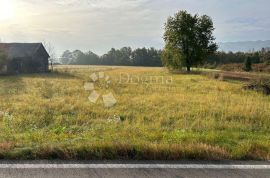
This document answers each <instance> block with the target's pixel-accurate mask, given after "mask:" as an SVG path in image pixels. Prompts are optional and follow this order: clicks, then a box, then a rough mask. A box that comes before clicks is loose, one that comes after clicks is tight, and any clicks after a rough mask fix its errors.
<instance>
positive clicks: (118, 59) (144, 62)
mask: <svg viewBox="0 0 270 178" xmlns="http://www.w3.org/2000/svg"><path fill="white" fill-rule="evenodd" d="M161 52H162V51H161V50H156V49H154V48H150V49H147V48H138V49H135V50H132V49H131V48H130V47H123V48H121V49H114V48H112V49H111V50H110V51H109V52H107V53H106V54H104V55H102V56H98V55H97V54H95V53H93V52H91V51H89V52H86V53H84V52H82V51H80V50H75V51H73V52H71V51H68V50H67V51H65V52H64V53H63V54H62V56H61V58H60V62H61V63H62V64H73V65H123V66H162V62H161Z"/></svg>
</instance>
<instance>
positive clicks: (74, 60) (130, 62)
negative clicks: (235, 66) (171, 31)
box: [60, 47, 270, 68]
mask: <svg viewBox="0 0 270 178" xmlns="http://www.w3.org/2000/svg"><path fill="white" fill-rule="evenodd" d="M162 55H168V53H164V50H157V49H154V48H150V49H146V48H138V49H135V50H132V49H131V48H130V47H123V48H121V49H114V48H112V49H111V50H110V51H109V52H108V53H106V54H104V55H102V56H98V55H97V54H95V53H93V52H91V51H89V52H86V53H84V52H82V51H80V50H75V51H73V52H71V51H69V50H66V51H65V52H64V53H63V54H62V56H61V59H60V61H61V63H62V64H66V65H69V64H70V65H119V66H153V67H161V66H163V63H162V59H161V58H162ZM247 58H249V59H250V60H251V63H252V64H258V63H266V64H270V48H263V49H261V50H260V51H255V52H236V53H233V52H224V51H217V52H215V53H214V54H212V55H210V56H208V57H207V58H206V60H205V62H204V63H203V64H202V66H205V67H210V68H215V67H218V66H219V65H223V64H232V63H244V62H245V61H246V60H247Z"/></svg>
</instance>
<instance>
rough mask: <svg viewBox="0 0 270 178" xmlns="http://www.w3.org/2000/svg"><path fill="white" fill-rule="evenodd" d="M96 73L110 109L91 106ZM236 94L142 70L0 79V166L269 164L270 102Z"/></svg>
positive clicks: (214, 83)
mask: <svg viewBox="0 0 270 178" xmlns="http://www.w3.org/2000/svg"><path fill="white" fill-rule="evenodd" d="M99 72H104V73H105V75H106V76H108V77H109V78H110V81H111V82H110V83H108V82H106V80H105V79H100V80H98V81H96V82H95V83H94V85H95V90H96V91H97V92H98V93H100V94H101V95H102V94H107V93H108V92H111V93H113V96H114V97H115V99H116V101H117V103H116V104H115V105H114V106H112V107H105V106H104V102H103V100H102V97H100V98H99V99H98V100H97V102H96V103H92V102H90V101H89V99H88V97H89V95H90V94H91V91H86V90H85V88H84V85H85V83H86V82H91V80H92V79H91V78H90V75H92V74H93V73H96V74H99ZM104 83H105V84H104ZM242 86H243V82H241V81H232V80H227V81H223V80H215V79H212V78H209V77H207V76H205V75H199V74H172V73H169V72H168V71H167V70H166V69H164V68H144V67H105V66H104V67H102V66H91V67H90V66H84V67H79V66H69V67H67V66H59V67H56V68H55V70H54V72H51V73H49V74H24V75H17V76H0V101H1V102H0V158H1V159H82V160H83V159H135V160H140V159H149V160H150V159H151V160H152V159H154V160H179V159H201V160H238V159H241V160H243V159H245V160H246V159H252V160H269V159H270V96H265V95H263V94H261V93H257V92H255V91H248V90H243V89H242Z"/></svg>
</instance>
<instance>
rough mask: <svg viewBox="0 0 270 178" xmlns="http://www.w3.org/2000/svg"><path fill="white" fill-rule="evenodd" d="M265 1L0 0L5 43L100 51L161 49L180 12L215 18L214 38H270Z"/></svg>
mask: <svg viewBox="0 0 270 178" xmlns="http://www.w3.org/2000/svg"><path fill="white" fill-rule="evenodd" d="M269 7H270V1H269V0H0V39H1V40H2V41H3V42H42V41H47V42H50V43H51V44H53V45H54V47H55V48H56V50H57V53H58V54H60V53H62V52H63V51H64V50H66V49H69V50H74V49H80V50H83V51H87V50H91V51H93V52H96V53H97V54H103V53H104V52H107V51H108V50H109V49H110V48H112V47H114V48H120V47H123V46H131V47H133V48H135V47H143V46H146V47H156V48H162V47H163V45H164V44H163V39H162V35H163V27H164V23H165V22H166V19H167V17H168V16H170V15H173V14H174V13H175V12H177V11H178V10H187V11H188V12H190V13H198V14H200V15H202V14H207V15H209V16H211V17H212V19H213V21H214V26H215V28H216V30H215V33H214V34H215V36H216V38H217V42H227V41H248V40H269V39H270V12H269Z"/></svg>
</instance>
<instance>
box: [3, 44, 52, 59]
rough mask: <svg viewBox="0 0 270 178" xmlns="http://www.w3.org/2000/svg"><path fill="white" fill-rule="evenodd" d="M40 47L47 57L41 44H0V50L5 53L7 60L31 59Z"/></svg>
mask: <svg viewBox="0 0 270 178" xmlns="http://www.w3.org/2000/svg"><path fill="white" fill-rule="evenodd" d="M41 47H42V48H43V49H44V51H45V53H46V54H47V55H48V57H49V54H48V53H47V51H46V50H45V48H44V46H43V44H42V43H0V50H2V51H4V52H5V53H6V55H7V58H8V59H13V58H22V57H32V56H34V55H35V54H36V52H37V51H38V50H39V49H40V48H41Z"/></svg>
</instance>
